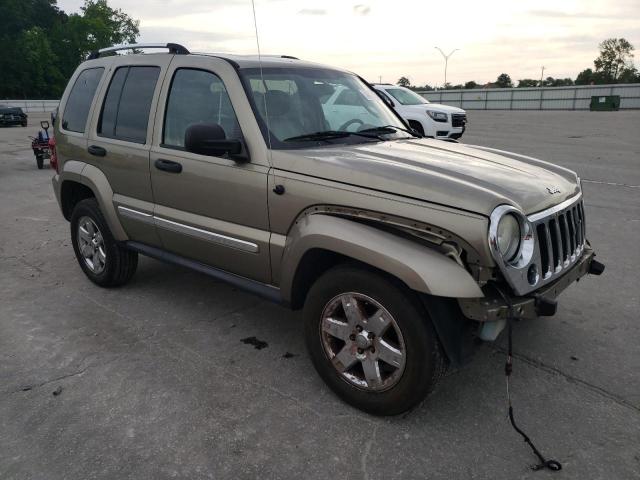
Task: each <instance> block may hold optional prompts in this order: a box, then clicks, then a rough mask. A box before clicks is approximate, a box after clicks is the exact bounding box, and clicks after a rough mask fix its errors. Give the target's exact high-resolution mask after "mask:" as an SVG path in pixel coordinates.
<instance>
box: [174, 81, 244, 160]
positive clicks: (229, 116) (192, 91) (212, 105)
mask: <svg viewBox="0 0 640 480" xmlns="http://www.w3.org/2000/svg"><path fill="white" fill-rule="evenodd" d="M199 123H217V124H218V125H220V126H221V127H222V129H223V130H224V133H225V135H226V138H228V139H240V138H242V132H241V130H240V125H239V124H238V119H237V117H236V114H235V112H234V110H233V106H232V105H231V100H230V99H229V95H228V94H227V89H226V88H225V86H224V83H222V80H221V79H220V77H218V76H217V75H214V74H213V73H211V72H206V71H204V70H195V69H189V68H181V69H178V70H177V71H176V73H175V75H174V76H173V81H172V82H171V91H170V92H169V98H168V100H167V111H166V114H165V118H164V129H163V139H162V143H163V145H164V146H168V147H177V148H184V134H185V131H186V130H187V127H189V126H190V125H194V124H199Z"/></svg>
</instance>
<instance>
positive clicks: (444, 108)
mask: <svg viewBox="0 0 640 480" xmlns="http://www.w3.org/2000/svg"><path fill="white" fill-rule="evenodd" d="M396 108H399V109H402V110H403V111H406V110H409V111H412V112H420V113H423V112H426V111H427V110H433V111H434V112H442V113H467V112H465V111H464V110H463V109H461V108H458V107H450V106H449V105H442V104H440V103H421V104H420V105H396Z"/></svg>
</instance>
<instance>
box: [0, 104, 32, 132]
mask: <svg viewBox="0 0 640 480" xmlns="http://www.w3.org/2000/svg"><path fill="white" fill-rule="evenodd" d="M10 125H22V126H23V127H26V126H27V114H26V113H24V112H23V111H22V109H21V108H20V107H7V106H4V105H3V106H0V126H1V127H7V126H10Z"/></svg>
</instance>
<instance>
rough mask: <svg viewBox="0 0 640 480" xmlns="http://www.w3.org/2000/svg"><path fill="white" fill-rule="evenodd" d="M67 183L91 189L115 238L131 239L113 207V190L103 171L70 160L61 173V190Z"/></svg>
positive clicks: (59, 180)
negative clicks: (79, 184) (71, 182)
mask: <svg viewBox="0 0 640 480" xmlns="http://www.w3.org/2000/svg"><path fill="white" fill-rule="evenodd" d="M54 178H55V177H54ZM66 181H73V182H77V183H81V184H82V185H85V186H87V187H89V188H90V189H91V191H92V192H93V194H94V195H95V197H96V200H97V201H98V205H100V211H101V212H102V214H103V215H104V218H105V220H106V221H107V225H109V229H110V230H111V233H112V234H113V237H114V238H115V239H116V240H118V241H126V240H128V239H129V237H128V236H127V234H126V233H125V231H124V229H123V228H122V225H121V224H120V220H119V219H118V215H117V213H116V209H115V206H114V205H113V190H112V189H111V185H110V184H109V181H108V180H107V177H106V176H105V174H104V173H103V172H102V170H100V169H99V168H97V167H94V166H93V165H90V164H88V163H84V162H79V161H77V160H69V161H67V162H65V163H64V166H63V169H62V172H60V178H59V179H58V182H59V184H60V189H62V185H63V184H64V182H66ZM56 190H57V188H56Z"/></svg>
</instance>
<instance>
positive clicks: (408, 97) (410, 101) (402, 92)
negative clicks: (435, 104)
mask: <svg viewBox="0 0 640 480" xmlns="http://www.w3.org/2000/svg"><path fill="white" fill-rule="evenodd" d="M385 92H387V93H388V94H389V95H391V96H392V97H393V98H395V99H396V100H397V101H398V102H400V103H401V104H402V105H423V104H425V103H429V101H428V100H427V99H426V98H424V97H421V96H420V95H418V94H417V93H415V92H412V91H411V90H406V89H404V88H385Z"/></svg>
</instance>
